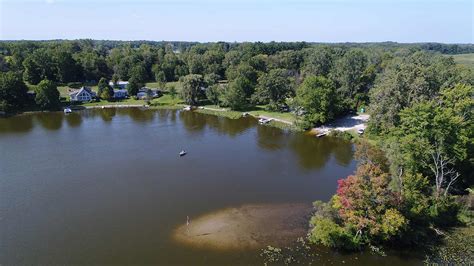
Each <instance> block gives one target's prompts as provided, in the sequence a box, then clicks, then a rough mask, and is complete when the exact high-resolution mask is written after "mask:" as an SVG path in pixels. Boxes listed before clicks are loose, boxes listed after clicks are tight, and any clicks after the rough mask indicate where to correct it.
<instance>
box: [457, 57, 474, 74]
mask: <svg viewBox="0 0 474 266" xmlns="http://www.w3.org/2000/svg"><path fill="white" fill-rule="evenodd" d="M452 57H453V58H454V61H455V62H456V63H458V64H460V65H463V66H466V67H468V68H470V69H472V70H474V53H472V54H456V55H452Z"/></svg>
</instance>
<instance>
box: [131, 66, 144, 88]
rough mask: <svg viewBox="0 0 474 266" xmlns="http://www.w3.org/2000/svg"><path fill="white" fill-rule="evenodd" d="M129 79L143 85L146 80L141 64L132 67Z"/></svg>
mask: <svg viewBox="0 0 474 266" xmlns="http://www.w3.org/2000/svg"><path fill="white" fill-rule="evenodd" d="M130 78H133V79H136V80H137V81H138V82H139V83H142V84H143V83H145V82H146V81H147V78H148V74H147V72H146V69H145V67H144V66H143V65H142V64H139V65H136V66H134V67H133V68H132V69H131V70H130Z"/></svg>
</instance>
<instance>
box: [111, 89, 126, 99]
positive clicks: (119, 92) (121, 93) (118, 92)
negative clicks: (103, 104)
mask: <svg viewBox="0 0 474 266" xmlns="http://www.w3.org/2000/svg"><path fill="white" fill-rule="evenodd" d="M127 97H128V91H127V90H126V89H114V99H125V98H127Z"/></svg>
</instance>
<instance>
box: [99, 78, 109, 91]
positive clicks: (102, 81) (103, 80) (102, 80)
mask: <svg viewBox="0 0 474 266" xmlns="http://www.w3.org/2000/svg"><path fill="white" fill-rule="evenodd" d="M107 87H109V83H108V82H107V79H106V78H104V77H102V78H100V80H99V83H98V84H97V88H98V89H97V94H98V95H99V96H100V95H102V92H104V90H106V89H107Z"/></svg>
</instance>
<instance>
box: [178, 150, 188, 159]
mask: <svg viewBox="0 0 474 266" xmlns="http://www.w3.org/2000/svg"><path fill="white" fill-rule="evenodd" d="M186 153H187V152H186V151H185V150H182V151H181V152H180V153H179V156H180V157H182V156H184V155H186Z"/></svg>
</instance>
